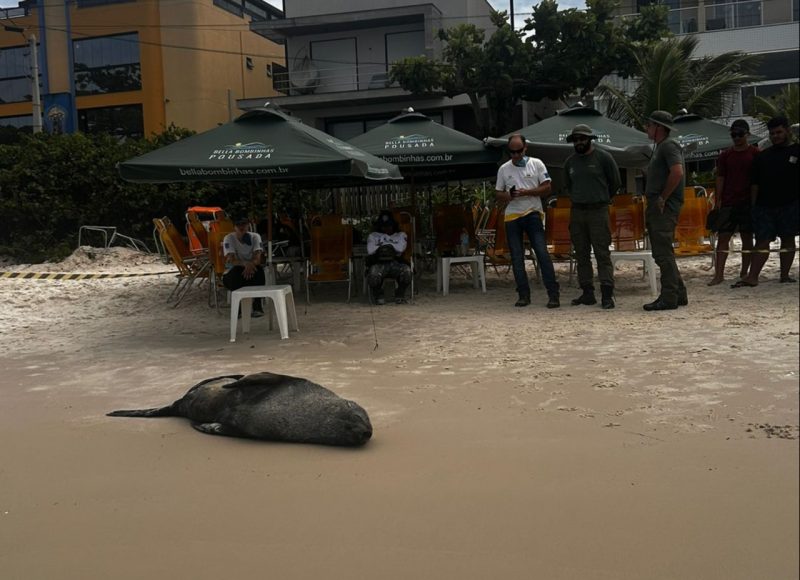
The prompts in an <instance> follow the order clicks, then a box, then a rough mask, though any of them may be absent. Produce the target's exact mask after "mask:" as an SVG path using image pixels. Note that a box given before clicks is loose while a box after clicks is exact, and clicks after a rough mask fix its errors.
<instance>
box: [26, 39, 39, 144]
mask: <svg viewBox="0 0 800 580" xmlns="http://www.w3.org/2000/svg"><path fill="white" fill-rule="evenodd" d="M28 41H29V42H30V45H31V60H32V62H31V84H32V89H33V93H32V96H33V132H34V133H41V132H42V96H41V94H40V93H39V50H38V48H37V47H36V35H35V34H31V37H30V39H29V40H28Z"/></svg>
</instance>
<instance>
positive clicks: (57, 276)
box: [0, 271, 178, 280]
mask: <svg viewBox="0 0 800 580" xmlns="http://www.w3.org/2000/svg"><path fill="white" fill-rule="evenodd" d="M168 274H173V275H177V274H178V272H177V271H172V272H142V273H138V274H70V273H66V272H0V278H21V279H23V280H97V279H100V278H134V277H138V276H165V275H168Z"/></svg>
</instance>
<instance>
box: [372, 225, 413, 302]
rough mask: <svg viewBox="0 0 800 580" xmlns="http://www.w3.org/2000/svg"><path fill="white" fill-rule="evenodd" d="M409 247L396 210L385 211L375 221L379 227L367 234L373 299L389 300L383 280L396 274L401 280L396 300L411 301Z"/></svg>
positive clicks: (398, 284)
mask: <svg viewBox="0 0 800 580" xmlns="http://www.w3.org/2000/svg"><path fill="white" fill-rule="evenodd" d="M407 247H408V236H406V233H405V232H403V231H401V230H400V226H399V225H398V224H397V221H395V219H394V216H393V215H392V212H391V211H389V210H388V209H385V210H383V211H381V213H380V215H379V216H378V221H377V222H375V231H373V232H372V233H371V234H370V235H369V237H368V238H367V258H366V260H365V265H366V266H367V284H368V285H369V287H370V292H371V294H372V300H373V303H375V304H377V305H378V306H381V305H383V304H385V302H386V301H385V300H384V298H383V281H384V280H385V279H386V278H392V279H393V280H394V281H395V282H397V288H396V289H395V291H394V301H395V304H407V302H408V301H407V300H406V289H407V288H408V286H409V285H410V284H411V275H412V274H411V266H410V265H409V264H408V262H406V261H405V260H404V259H403V252H405V251H406V248H407Z"/></svg>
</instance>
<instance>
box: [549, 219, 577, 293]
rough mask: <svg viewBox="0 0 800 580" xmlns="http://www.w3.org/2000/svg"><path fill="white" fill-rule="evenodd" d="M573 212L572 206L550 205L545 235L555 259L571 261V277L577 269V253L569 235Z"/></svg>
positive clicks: (570, 277) (551, 254)
mask: <svg viewBox="0 0 800 580" xmlns="http://www.w3.org/2000/svg"><path fill="white" fill-rule="evenodd" d="M571 213H572V206H571V204H570V207H558V206H557V205H556V207H548V208H547V210H546V212H545V229H544V235H545V240H546V241H547V250H548V252H550V256H551V257H552V258H553V260H561V261H568V262H569V279H570V281H572V273H573V270H574V269H575V254H574V252H573V250H572V238H571V237H570V235H569V220H570V214H571Z"/></svg>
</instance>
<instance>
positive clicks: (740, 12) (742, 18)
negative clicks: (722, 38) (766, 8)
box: [706, 0, 763, 30]
mask: <svg viewBox="0 0 800 580" xmlns="http://www.w3.org/2000/svg"><path fill="white" fill-rule="evenodd" d="M761 4H762V3H761V1H760V0H756V1H754V2H732V3H730V4H712V5H706V30H725V29H729V28H746V27H748V26H761V24H763V22H762V18H761V12H762V7H761Z"/></svg>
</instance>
